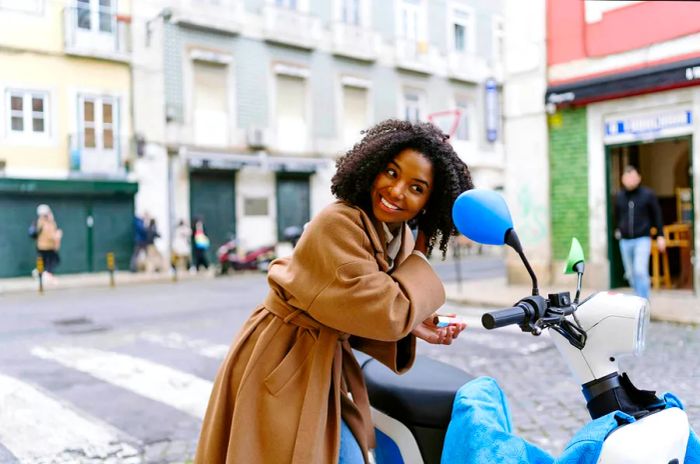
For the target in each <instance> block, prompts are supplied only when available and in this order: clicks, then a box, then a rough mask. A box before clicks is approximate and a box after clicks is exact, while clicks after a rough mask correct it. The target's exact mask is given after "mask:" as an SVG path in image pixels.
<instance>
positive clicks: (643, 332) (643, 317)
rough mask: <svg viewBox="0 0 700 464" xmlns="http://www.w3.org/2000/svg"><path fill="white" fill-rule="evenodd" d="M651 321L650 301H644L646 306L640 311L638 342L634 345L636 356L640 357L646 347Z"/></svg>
mask: <svg viewBox="0 0 700 464" xmlns="http://www.w3.org/2000/svg"><path fill="white" fill-rule="evenodd" d="M650 319H651V310H650V308H649V300H644V304H643V305H642V308H641V309H640V311H639V316H638V319H637V340H636V342H635V344H634V354H635V355H640V354H642V352H643V351H644V347H645V346H646V336H647V329H648V328H649V320H650Z"/></svg>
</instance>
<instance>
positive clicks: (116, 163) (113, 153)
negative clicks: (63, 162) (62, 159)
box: [68, 134, 130, 177]
mask: <svg viewBox="0 0 700 464" xmlns="http://www.w3.org/2000/svg"><path fill="white" fill-rule="evenodd" d="M98 145H101V146H98ZM105 146H106V147H105ZM129 147H130V141H129V139H128V138H126V137H122V138H114V139H112V140H110V141H106V140H99V141H97V140H94V139H91V140H86V138H85V137H84V135H83V134H70V135H69V136H68V159H69V165H70V171H71V173H73V174H76V175H89V176H101V177H102V176H104V177H123V176H125V175H126V163H125V161H126V155H127V154H128V153H129Z"/></svg>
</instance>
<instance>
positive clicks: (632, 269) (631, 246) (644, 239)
mask: <svg viewBox="0 0 700 464" xmlns="http://www.w3.org/2000/svg"><path fill="white" fill-rule="evenodd" d="M641 181H642V177H641V176H640V175H639V171H637V168H635V167H634V166H626V167H625V169H624V171H623V173H622V185H623V187H624V189H622V190H620V191H619V192H617V195H616V196H615V217H616V218H617V229H616V230H615V237H616V238H618V239H619V240H620V253H621V254H622V264H623V266H624V268H625V277H626V278H627V281H628V282H629V283H630V285H632V287H633V288H634V291H635V293H636V294H637V295H639V296H641V297H644V298H647V299H648V298H649V255H650V252H651V228H652V226H653V227H656V245H657V246H658V248H659V252H661V253H663V252H664V250H665V249H666V241H665V240H664V230H663V221H662V219H661V207H660V206H659V200H658V199H657V198H656V195H655V194H654V192H653V191H652V190H651V189H650V188H647V187H643V186H641V185H640V183H641Z"/></svg>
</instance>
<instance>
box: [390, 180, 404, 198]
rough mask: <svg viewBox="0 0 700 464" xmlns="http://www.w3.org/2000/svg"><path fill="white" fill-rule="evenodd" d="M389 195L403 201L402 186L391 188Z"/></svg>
mask: <svg viewBox="0 0 700 464" xmlns="http://www.w3.org/2000/svg"><path fill="white" fill-rule="evenodd" d="M389 193H390V194H391V197H392V198H397V199H401V198H403V196H404V192H403V187H402V186H401V185H400V184H397V185H393V186H391V187H389Z"/></svg>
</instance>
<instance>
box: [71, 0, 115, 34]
mask: <svg viewBox="0 0 700 464" xmlns="http://www.w3.org/2000/svg"><path fill="white" fill-rule="evenodd" d="M114 7H115V5H114V2H113V1H112V0H77V5H76V15H77V25H78V29H82V30H84V31H91V32H100V33H107V34H111V33H113V32H114V31H115V30H116V15H115V14H114V10H115V8H114Z"/></svg>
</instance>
